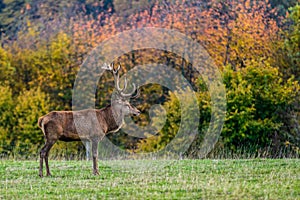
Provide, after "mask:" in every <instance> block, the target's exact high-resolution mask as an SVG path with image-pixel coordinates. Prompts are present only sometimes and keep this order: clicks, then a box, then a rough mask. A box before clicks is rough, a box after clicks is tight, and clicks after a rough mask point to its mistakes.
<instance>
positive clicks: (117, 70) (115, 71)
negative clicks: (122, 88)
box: [112, 64, 121, 74]
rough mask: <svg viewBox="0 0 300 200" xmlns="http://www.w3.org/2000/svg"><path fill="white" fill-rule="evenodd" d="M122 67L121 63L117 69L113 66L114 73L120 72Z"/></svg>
mask: <svg viewBox="0 0 300 200" xmlns="http://www.w3.org/2000/svg"><path fill="white" fill-rule="evenodd" d="M120 68H121V65H120V64H119V66H118V68H117V69H116V70H114V68H112V69H113V73H114V74H118V73H119V70H120Z"/></svg>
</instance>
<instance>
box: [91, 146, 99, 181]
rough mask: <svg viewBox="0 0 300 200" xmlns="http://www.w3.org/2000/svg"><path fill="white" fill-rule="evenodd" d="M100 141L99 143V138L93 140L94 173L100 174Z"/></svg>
mask: <svg viewBox="0 0 300 200" xmlns="http://www.w3.org/2000/svg"><path fill="white" fill-rule="evenodd" d="M98 143H99V140H92V153H93V174H94V175H99V171H98Z"/></svg>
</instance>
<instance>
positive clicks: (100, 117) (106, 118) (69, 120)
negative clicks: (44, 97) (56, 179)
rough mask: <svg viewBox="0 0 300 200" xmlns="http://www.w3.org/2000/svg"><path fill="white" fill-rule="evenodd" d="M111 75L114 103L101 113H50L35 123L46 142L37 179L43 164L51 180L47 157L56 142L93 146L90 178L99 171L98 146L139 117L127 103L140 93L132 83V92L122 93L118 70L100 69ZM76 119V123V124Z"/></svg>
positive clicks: (105, 66)
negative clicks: (129, 118)
mask: <svg viewBox="0 0 300 200" xmlns="http://www.w3.org/2000/svg"><path fill="white" fill-rule="evenodd" d="M102 68H103V69H105V70H108V71H111V72H112V74H113V76H114V86H115V89H116V96H115V99H113V100H112V101H111V104H110V105H107V106H106V107H104V108H101V109H85V110H78V111H52V112H50V113H48V114H46V115H44V116H42V117H40V118H39V119H38V126H39V128H40V129H41V130H42V132H43V134H44V138H45V145H44V146H43V147H42V148H41V150H40V166H39V176H40V177H43V161H45V165H46V172H47V176H51V173H50V169H49V163H48V157H49V151H50V149H51V148H52V147H53V145H54V144H55V143H56V142H57V141H58V140H60V141H65V142H71V141H80V140H82V141H89V142H91V144H92V160H93V174H94V175H99V171H98V143H99V142H100V141H101V140H102V139H103V138H104V137H105V136H106V135H107V134H110V133H115V132H117V131H119V130H120V128H121V127H122V125H123V124H124V118H125V116H127V115H136V116H138V115H139V114H140V113H141V112H140V111H139V110H138V109H137V108H136V107H135V106H133V105H131V104H130V102H129V100H130V99H134V98H137V97H138V96H139V93H140V92H139V89H138V87H136V85H135V84H134V83H132V86H133V90H132V92H130V93H125V92H124V91H125V90H126V88H127V79H126V77H125V79H124V84H123V88H121V87H120V80H119V70H120V68H121V65H119V66H118V68H117V69H114V66H113V64H111V65H107V64H104V66H103V67H102ZM75 119H76V120H75ZM75 121H76V124H75Z"/></svg>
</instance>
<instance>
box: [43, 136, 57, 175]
mask: <svg viewBox="0 0 300 200" xmlns="http://www.w3.org/2000/svg"><path fill="white" fill-rule="evenodd" d="M54 143H55V141H52V142H50V143H49V146H48V148H47V152H46V155H45V164H46V171H47V176H51V173H50V169H49V164H48V157H49V152H50V149H51V148H52V147H53V145H54Z"/></svg>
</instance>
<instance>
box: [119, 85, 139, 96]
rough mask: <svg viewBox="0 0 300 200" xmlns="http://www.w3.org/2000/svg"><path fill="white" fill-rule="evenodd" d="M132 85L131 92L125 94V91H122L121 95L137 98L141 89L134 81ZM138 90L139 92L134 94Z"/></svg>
mask: <svg viewBox="0 0 300 200" xmlns="http://www.w3.org/2000/svg"><path fill="white" fill-rule="evenodd" d="M132 86H133V90H132V92H130V93H128V94H125V93H123V92H121V96H122V97H130V98H136V97H137V96H138V94H139V90H137V87H136V86H135V84H134V83H132ZM136 91H137V94H136V95H135V96H132V95H133V94H134V93H135V92H136Z"/></svg>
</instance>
